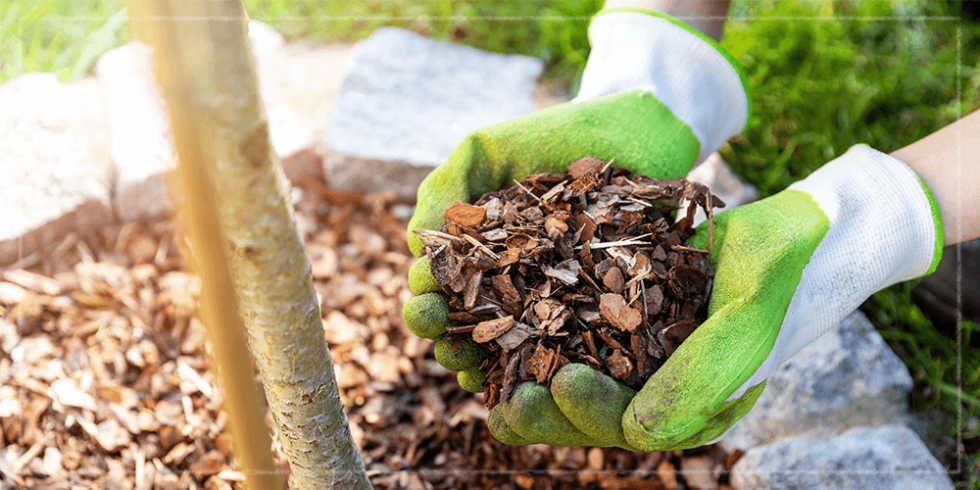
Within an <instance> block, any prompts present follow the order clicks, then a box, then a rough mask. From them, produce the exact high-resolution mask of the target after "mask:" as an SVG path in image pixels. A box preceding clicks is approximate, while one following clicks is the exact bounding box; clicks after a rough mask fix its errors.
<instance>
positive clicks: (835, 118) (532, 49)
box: [0, 0, 980, 489]
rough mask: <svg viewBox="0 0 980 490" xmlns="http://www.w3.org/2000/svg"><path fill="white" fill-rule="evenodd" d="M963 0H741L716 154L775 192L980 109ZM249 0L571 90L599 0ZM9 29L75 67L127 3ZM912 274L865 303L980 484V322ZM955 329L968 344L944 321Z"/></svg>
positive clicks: (308, 25) (63, 7)
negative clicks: (494, 58)
mask: <svg viewBox="0 0 980 490" xmlns="http://www.w3.org/2000/svg"><path fill="white" fill-rule="evenodd" d="M961 3H962V2H960V1H938V0H937V1H927V2H923V1H920V2H881V1H850V2H827V1H816V0H813V1H806V2H804V1H800V2H791V1H779V2H776V1H765V0H763V1H748V0H736V1H735V2H734V4H733V6H732V10H731V12H730V20H729V22H728V23H727V26H726V31H725V35H724V37H723V39H722V45H724V46H725V47H726V48H728V49H729V50H730V51H731V52H732V53H733V54H734V55H735V57H736V58H737V59H738V61H739V62H740V63H741V64H742V66H743V67H744V69H745V72H746V75H747V77H748V81H749V86H750V90H751V92H752V100H753V111H754V112H753V119H752V121H751V122H750V124H749V126H748V127H747V128H746V130H745V131H744V132H743V134H742V135H740V136H738V137H736V138H733V139H732V140H731V141H730V142H729V144H727V145H725V146H724V147H723V148H722V149H721V153H722V156H723V157H724V158H725V159H726V160H727V161H728V162H730V163H731V164H732V166H733V167H734V168H735V170H736V171H737V172H738V173H739V174H740V175H742V176H743V177H745V178H746V179H747V180H749V181H751V182H752V183H753V184H755V185H756V186H757V187H758V189H759V191H760V193H761V194H762V196H768V195H771V194H773V193H776V192H778V191H780V190H782V189H783V188H785V187H786V186H787V185H789V184H790V183H792V182H794V181H796V180H799V179H801V178H803V177H805V176H806V175H808V174H809V173H810V172H812V171H813V170H815V169H816V168H818V167H820V166H821V165H822V164H824V163H825V162H827V161H828V160H830V159H833V158H834V157H836V156H838V155H840V154H842V153H843V152H844V151H845V150H847V148H849V147H850V146H852V145H854V144H856V143H867V144H869V145H870V146H872V147H874V148H877V149H879V150H882V151H885V152H889V151H893V150H895V149H898V148H901V147H902V146H905V145H907V144H909V143H911V142H913V141H916V140H917V139H919V138H922V137H923V136H926V135H927V134H929V133H931V132H933V131H935V130H937V129H939V128H941V127H943V126H945V125H946V124H948V123H950V122H951V121H954V120H956V119H957V118H958V117H960V116H962V115H965V114H968V113H970V112H972V111H974V110H977V108H978V107H980V58H978V53H980V21H978V20H976V19H975V18H971V17H970V16H969V15H968V14H966V13H964V12H963V11H962V5H961ZM245 4H246V6H247V9H248V11H249V13H250V15H251V17H252V18H253V19H257V20H262V21H264V22H267V23H269V24H271V25H273V26H274V27H276V28H277V29H278V30H279V31H280V32H282V33H283V34H284V35H285V36H286V37H287V39H289V40H298V39H306V40H312V41H317V42H341V41H343V42H349V41H354V40H357V39H361V38H364V37H366V36H368V35H370V33H371V32H372V31H373V30H374V29H375V28H377V27H379V26H382V25H397V26H402V27H406V28H409V29H412V30H415V31H417V32H419V33H422V34H425V35H427V36H430V37H433V38H436V39H441V40H452V41H455V42H459V43H464V44H468V45H472V46H476V47H479V48H482V49H487V50H490V51H495V52H503V53H520V54H526V55H531V56H536V57H539V58H541V59H543V60H545V61H546V62H547V66H548V70H547V73H546V75H545V76H546V77H548V78H550V79H552V80H555V81H557V83H564V84H567V85H568V86H569V87H570V89H571V90H572V91H573V92H574V90H575V88H576V84H577V77H578V76H579V74H580V72H581V69H582V67H583V66H584V64H585V60H586V58H587V56H588V42H587V39H586V28H587V26H588V18H589V16H590V15H591V14H592V13H594V12H595V11H597V10H598V9H599V8H600V6H601V2H600V1H596V0H561V1H558V0H537V1H531V2H529V1H525V0H507V1H495V2H491V1H489V0H478V1H474V0H465V1H459V0H455V1H450V0H428V1H426V0H397V1H396V0H369V1H365V2H337V1H329V0H319V1H317V0H245ZM0 33H2V36H0V83H2V82H4V81H7V80H9V79H11V78H13V77H15V76H17V75H19V74H21V73H26V72H37V71H42V72H54V73H56V74H57V75H58V76H59V77H60V78H61V79H62V80H66V81H67V80H73V79H77V78H79V77H82V76H85V75H87V74H89V72H90V71H91V68H92V66H93V64H94V61H95V60H96V59H97V57H98V55H99V54H101V53H102V52H104V51H106V50H108V49H111V48H113V47H115V46H118V45H120V44H122V43H124V42H125V41H126V39H127V37H128V36H127V26H126V14H125V8H124V3H123V2H121V1H117V0H6V1H4V2H0ZM913 286H914V283H912V282H910V283H905V284H900V285H896V286H894V287H892V288H889V289H886V290H884V291H881V292H879V293H877V294H875V295H874V296H873V297H872V298H871V299H869V300H868V301H867V302H865V304H864V305H863V306H862V310H864V312H865V313H866V314H867V315H868V316H869V318H871V320H872V321H873V322H874V323H875V325H876V326H877V327H878V330H879V331H880V332H881V334H882V335H883V336H884V337H885V338H886V339H887V341H888V342H889V344H890V345H891V346H892V348H893V349H895V351H896V352H898V353H899V354H900V355H901V356H902V357H903V359H904V360H905V362H906V364H907V365H908V367H909V369H910V371H911V373H912V376H913V378H914V379H915V381H916V388H915V390H914V393H913V396H912V400H911V404H912V406H913V408H915V409H927V408H933V407H938V408H939V409H941V410H943V411H945V412H947V413H948V414H950V416H951V420H952V421H953V422H951V423H950V425H949V426H946V427H942V428H941V429H942V430H944V431H945V432H947V433H948V434H950V435H956V433H957V430H959V431H960V434H961V435H962V436H963V437H964V438H965V442H966V443H967V445H966V446H967V447H966V450H967V452H968V453H972V454H973V455H972V456H969V457H968V458H966V459H965V460H963V461H962V463H963V464H964V468H963V469H964V471H963V472H961V473H959V474H956V475H954V479H955V481H956V482H957V485H958V486H959V487H961V488H973V489H980V481H978V478H980V476H978V475H980V456H978V455H976V454H977V452H980V450H978V447H977V446H978V445H980V442H978V441H980V439H978V436H980V429H978V423H977V419H978V417H980V356H978V355H976V347H975V346H976V345H978V344H980V326H978V325H977V324H975V323H971V322H965V321H964V322H961V323H960V324H959V325H935V324H934V323H933V321H932V320H931V319H930V318H928V317H927V316H925V315H924V314H923V313H922V311H921V310H920V309H919V308H918V307H917V306H916V305H915V304H914V303H913V302H912V300H911V294H910V291H911V289H912V287H913ZM957 329H958V330H959V334H960V336H961V338H962V343H961V344H960V347H961V349H962V352H963V354H964V355H963V356H962V357H959V356H958V352H960V350H958V347H957V344H956V341H955V335H953V334H949V333H948V332H956V330H957ZM940 332H946V333H945V334H944V333H940ZM971 344H972V346H974V347H971ZM971 349H972V353H973V355H968V354H967V353H968V352H970V351H971ZM960 359H961V361H962V362H961V364H958V362H959V361H958V360H960ZM960 386H961V387H962V390H960V389H959V387H960ZM958 399H959V401H957V400H958ZM957 420H959V421H961V423H959V424H958V425H957V422H956V421H957Z"/></svg>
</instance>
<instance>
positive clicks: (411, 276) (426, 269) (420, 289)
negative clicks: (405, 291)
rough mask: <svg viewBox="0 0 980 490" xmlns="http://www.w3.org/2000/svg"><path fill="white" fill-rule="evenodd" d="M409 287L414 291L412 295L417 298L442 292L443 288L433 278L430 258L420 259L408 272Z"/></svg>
mask: <svg viewBox="0 0 980 490" xmlns="http://www.w3.org/2000/svg"><path fill="white" fill-rule="evenodd" d="M408 287H409V289H411V290H412V294H414V295H416V296H418V295H420V294H425V293H435V292H438V291H442V287H441V286H439V283H437V282H436V279H435V278H434V277H432V269H431V268H430V263H429V257H428V256H424V257H420V258H419V259H418V260H416V261H415V263H414V264H412V268H411V269H409V270H408Z"/></svg>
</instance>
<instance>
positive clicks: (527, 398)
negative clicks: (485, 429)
mask: <svg viewBox="0 0 980 490" xmlns="http://www.w3.org/2000/svg"><path fill="white" fill-rule="evenodd" d="M498 407H501V409H500V410H501V412H502V413H503V415H504V421H505V422H507V425H508V426H509V427H510V428H511V429H512V430H513V431H514V432H516V433H517V434H518V435H520V436H521V437H522V438H524V439H525V440H528V441H530V442H531V443H532V444H550V445H552V446H595V445H600V444H599V441H596V440H595V439H594V438H592V437H590V436H588V435H586V434H585V433H584V432H582V431H580V430H578V428H577V427H575V425H574V424H572V422H571V421H569V420H568V418H566V417H565V415H564V414H563V413H562V412H561V409H560V408H558V405H557V404H556V403H555V400H554V399H553V398H552V397H551V392H550V391H548V388H547V387H545V386H541V385H539V384H537V383H532V382H530V381H525V382H524V383H521V385H520V386H518V387H517V389H515V390H514V394H513V395H512V396H511V397H510V400H508V401H506V402H503V403H500V404H499V405H498Z"/></svg>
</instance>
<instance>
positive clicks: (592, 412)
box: [551, 364, 636, 451]
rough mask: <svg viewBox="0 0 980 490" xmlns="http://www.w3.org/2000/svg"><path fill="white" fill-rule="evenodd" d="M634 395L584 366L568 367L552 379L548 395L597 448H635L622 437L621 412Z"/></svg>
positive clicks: (611, 379) (571, 365) (613, 380)
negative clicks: (594, 442)
mask: <svg viewBox="0 0 980 490" xmlns="http://www.w3.org/2000/svg"><path fill="white" fill-rule="evenodd" d="M635 394H636V392H635V391H633V390H632V389H630V388H629V387H628V386H626V385H624V384H622V383H619V382H617V381H616V380H615V379H613V378H610V377H609V376H606V375H605V374H602V373H600V372H598V371H596V370H594V369H592V368H590V367H589V366H586V365H585V364H569V365H567V366H565V367H563V368H561V369H559V370H558V372H557V373H555V377H554V378H552V380H551V396H552V397H553V398H554V399H555V403H556V404H557V405H558V407H559V408H560V409H561V411H562V413H564V414H565V417H567V418H568V420H569V421H571V422H572V424H574V425H575V427H577V428H578V429H579V430H581V431H582V432H584V433H585V434H588V435H589V436H592V437H593V438H594V439H595V440H596V441H599V445H602V446H618V447H621V448H624V449H627V450H631V451H635V450H636V449H634V448H632V446H631V445H630V444H629V443H627V442H626V438H625V437H624V436H623V424H622V420H623V412H624V411H625V410H626V407H627V406H628V405H629V403H630V400H632V399H633V396H634V395H635Z"/></svg>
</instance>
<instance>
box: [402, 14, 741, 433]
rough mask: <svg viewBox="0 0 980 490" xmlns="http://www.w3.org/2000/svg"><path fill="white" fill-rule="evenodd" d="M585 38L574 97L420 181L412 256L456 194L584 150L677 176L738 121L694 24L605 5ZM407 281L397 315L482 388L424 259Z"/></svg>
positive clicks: (509, 126)
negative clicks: (587, 51) (585, 56)
mask: <svg viewBox="0 0 980 490" xmlns="http://www.w3.org/2000/svg"><path fill="white" fill-rule="evenodd" d="M589 37H590V40H591V43H592V53H591V55H590V57H589V61H588V64H587V66H586V69H585V73H584V74H583V76H582V84H581V89H580V91H579V95H578V97H576V99H575V100H573V101H572V102H569V103H566V104H561V105H558V106H555V107H552V108H549V109H545V110H542V111H539V112H535V113H533V114H530V115H528V116H525V117H521V118H518V119H514V120H512V121H508V122H505V123H502V124H498V125H496V126H492V127H489V128H486V129H483V130H479V131H476V132H474V133H472V134H470V135H469V136H467V137H466V138H465V139H464V140H463V142H462V143H461V144H460V145H459V146H458V147H457V148H456V149H455V150H454V151H453V153H452V154H451V155H450V157H449V159H448V160H447V161H446V162H445V163H444V164H443V165H442V166H440V167H439V168H437V169H436V170H435V171H433V172H432V173H431V174H430V175H429V176H428V177H427V178H426V179H425V181H423V182H422V184H421V186H420V187H419V192H418V207H417V208H416V211H415V215H414V216H413V217H412V220H411V222H410V223H409V227H408V230H409V231H408V243H409V246H410V248H411V250H412V252H413V253H415V254H416V255H417V256H418V255H419V254H420V252H421V248H422V243H421V242H420V241H419V239H418V237H417V236H416V235H415V234H413V233H412V232H411V230H414V229H418V228H427V229H438V228H439V227H440V226H441V225H442V224H443V222H444V220H443V217H442V213H443V211H444V210H445V209H446V208H447V207H448V206H449V205H451V204H452V203H454V202H455V201H464V202H467V201H469V199H470V197H471V196H474V195H479V194H483V193H486V192H489V191H493V190H496V189H498V188H501V187H508V186H510V185H513V182H514V180H520V179H522V178H524V177H525V176H527V175H530V174H535V173H541V172H563V171H565V168H566V166H567V165H568V164H569V163H570V162H572V161H574V160H575V159H578V158H580V157H583V156H594V157H597V158H601V159H603V160H607V161H608V160H610V159H612V158H614V157H615V159H616V163H615V165H616V166H622V167H626V168H628V169H629V170H630V171H631V172H633V173H635V174H644V175H648V176H650V177H653V178H657V179H669V178H677V177H682V176H684V175H686V174H687V172H688V171H689V170H690V169H691V167H692V166H693V165H694V164H695V163H696V162H698V161H700V160H703V159H704V158H706V157H707V156H708V155H709V154H711V153H712V152H714V151H715V150H717V149H718V147H720V146H721V145H722V144H723V143H724V142H725V141H726V140H727V139H728V138H730V137H731V136H733V135H735V134H737V133H738V132H739V131H741V129H742V128H743V127H744V126H745V124H746V122H747V120H748V117H749V112H750V107H749V99H748V95H747V92H746V86H745V79H744V76H743V75H742V73H741V70H740V68H739V67H738V65H737V64H736V63H735V62H734V60H733V59H732V58H731V56H730V55H728V53H727V52H725V51H724V50H723V49H721V48H720V47H719V46H718V45H717V44H716V43H715V42H714V41H712V40H710V39H708V38H706V37H704V36H703V35H701V34H700V33H698V32H695V31H692V30H690V28H688V27H687V26H685V25H684V24H682V23H680V22H678V21H676V20H674V19H672V18H670V17H668V16H665V15H663V14H660V13H657V12H652V11H642V12H641V11H604V12H600V13H599V14H598V15H597V17H596V18H595V20H594V21H593V23H592V25H591V26H590V30H589ZM409 284H410V286H411V288H412V291H413V293H415V294H416V295H418V296H416V297H415V298H412V299H411V300H410V301H408V302H407V303H406V304H405V307H404V310H403V318H404V320H405V323H406V325H407V326H408V327H409V328H410V329H411V330H412V331H413V332H414V333H415V334H416V335H419V336H421V337H424V338H431V339H440V340H438V341H437V344H436V358H437V360H438V361H439V362H440V363H441V364H443V365H444V366H446V367H447V368H449V369H452V370H457V371H460V374H459V377H458V379H459V381H460V384H461V385H462V386H463V387H464V388H466V389H468V390H470V391H482V387H481V386H480V385H481V384H482V381H483V377H482V374H481V373H480V372H479V370H478V369H477V368H476V366H477V365H478V363H479V360H480V358H481V356H482V353H481V351H480V349H479V347H478V346H476V345H475V344H471V343H463V344H462V345H461V346H457V348H456V349H453V348H451V347H450V345H449V342H448V341H446V340H445V339H441V337H442V336H443V334H444V333H445V328H444V327H445V326H446V325H448V324H449V320H448V317H447V314H448V307H447V305H446V303H445V300H444V299H443V298H442V297H441V296H440V295H439V294H438V293H436V292H437V291H439V290H440V288H439V286H438V284H436V283H435V281H434V279H433V278H432V274H431V272H430V271H429V265H428V260H427V259H426V258H424V257H423V258H421V259H420V260H418V261H417V262H416V264H415V265H414V266H413V268H412V271H411V272H410V274H409ZM545 391H547V390H545ZM549 400H550V397H549ZM552 403H553V402H552ZM620 413H621V411H620ZM545 432H548V430H547V429H546V430H545Z"/></svg>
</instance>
